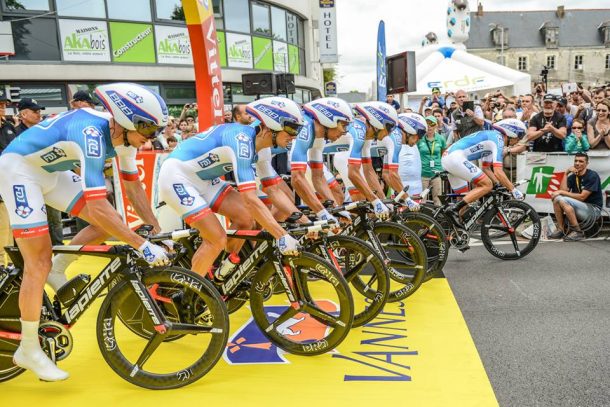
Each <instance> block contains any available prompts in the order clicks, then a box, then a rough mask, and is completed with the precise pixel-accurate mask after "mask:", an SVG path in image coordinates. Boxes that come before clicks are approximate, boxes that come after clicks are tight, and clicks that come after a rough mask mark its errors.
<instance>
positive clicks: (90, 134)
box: [83, 126, 102, 158]
mask: <svg viewBox="0 0 610 407" xmlns="http://www.w3.org/2000/svg"><path fill="white" fill-rule="evenodd" d="M83 134H84V135H85V155H86V156H87V157H89V158H100V157H101V156H102V132H101V131H100V130H99V129H98V128H97V127H94V126H88V127H86V128H85V129H84V130H83Z"/></svg>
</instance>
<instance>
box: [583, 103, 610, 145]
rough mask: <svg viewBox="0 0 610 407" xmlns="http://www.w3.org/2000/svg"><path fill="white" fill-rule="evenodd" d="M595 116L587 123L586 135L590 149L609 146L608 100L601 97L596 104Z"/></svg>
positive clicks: (609, 116) (609, 117) (609, 119)
mask: <svg viewBox="0 0 610 407" xmlns="http://www.w3.org/2000/svg"><path fill="white" fill-rule="evenodd" d="M595 112H596V113H597V116H595V117H594V118H592V119H591V120H589V123H588V124H587V137H588V139H589V144H590V145H591V149H592V150H607V149H609V148H610V100H608V99H602V100H601V101H600V102H599V103H598V104H597V105H596V106H595Z"/></svg>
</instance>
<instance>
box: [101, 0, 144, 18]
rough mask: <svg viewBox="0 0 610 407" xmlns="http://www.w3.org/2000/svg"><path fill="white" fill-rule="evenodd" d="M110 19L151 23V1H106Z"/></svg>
mask: <svg viewBox="0 0 610 407" xmlns="http://www.w3.org/2000/svg"><path fill="white" fill-rule="evenodd" d="M106 1H107V3H108V18H110V19H113V20H130V21H150V20H151V18H150V16H151V14H150V1H149V0H129V1H125V0H106Z"/></svg>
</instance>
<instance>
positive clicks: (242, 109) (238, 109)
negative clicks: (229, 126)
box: [233, 105, 254, 126]
mask: <svg viewBox="0 0 610 407" xmlns="http://www.w3.org/2000/svg"><path fill="white" fill-rule="evenodd" d="M253 121H254V118H253V117H252V116H250V114H249V113H248V112H246V105H235V106H233V122H234V123H239V124H243V125H246V126H247V125H249V124H250V123H252V122H253Z"/></svg>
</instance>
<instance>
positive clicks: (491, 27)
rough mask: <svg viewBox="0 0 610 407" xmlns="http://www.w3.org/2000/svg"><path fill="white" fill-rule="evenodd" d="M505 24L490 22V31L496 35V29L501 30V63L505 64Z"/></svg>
mask: <svg viewBox="0 0 610 407" xmlns="http://www.w3.org/2000/svg"><path fill="white" fill-rule="evenodd" d="M505 29H506V28H504V26H502V25H500V24H494V23H491V24H489V31H490V32H491V33H492V34H493V35H494V36H495V31H496V30H500V64H501V65H504V30H505Z"/></svg>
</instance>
